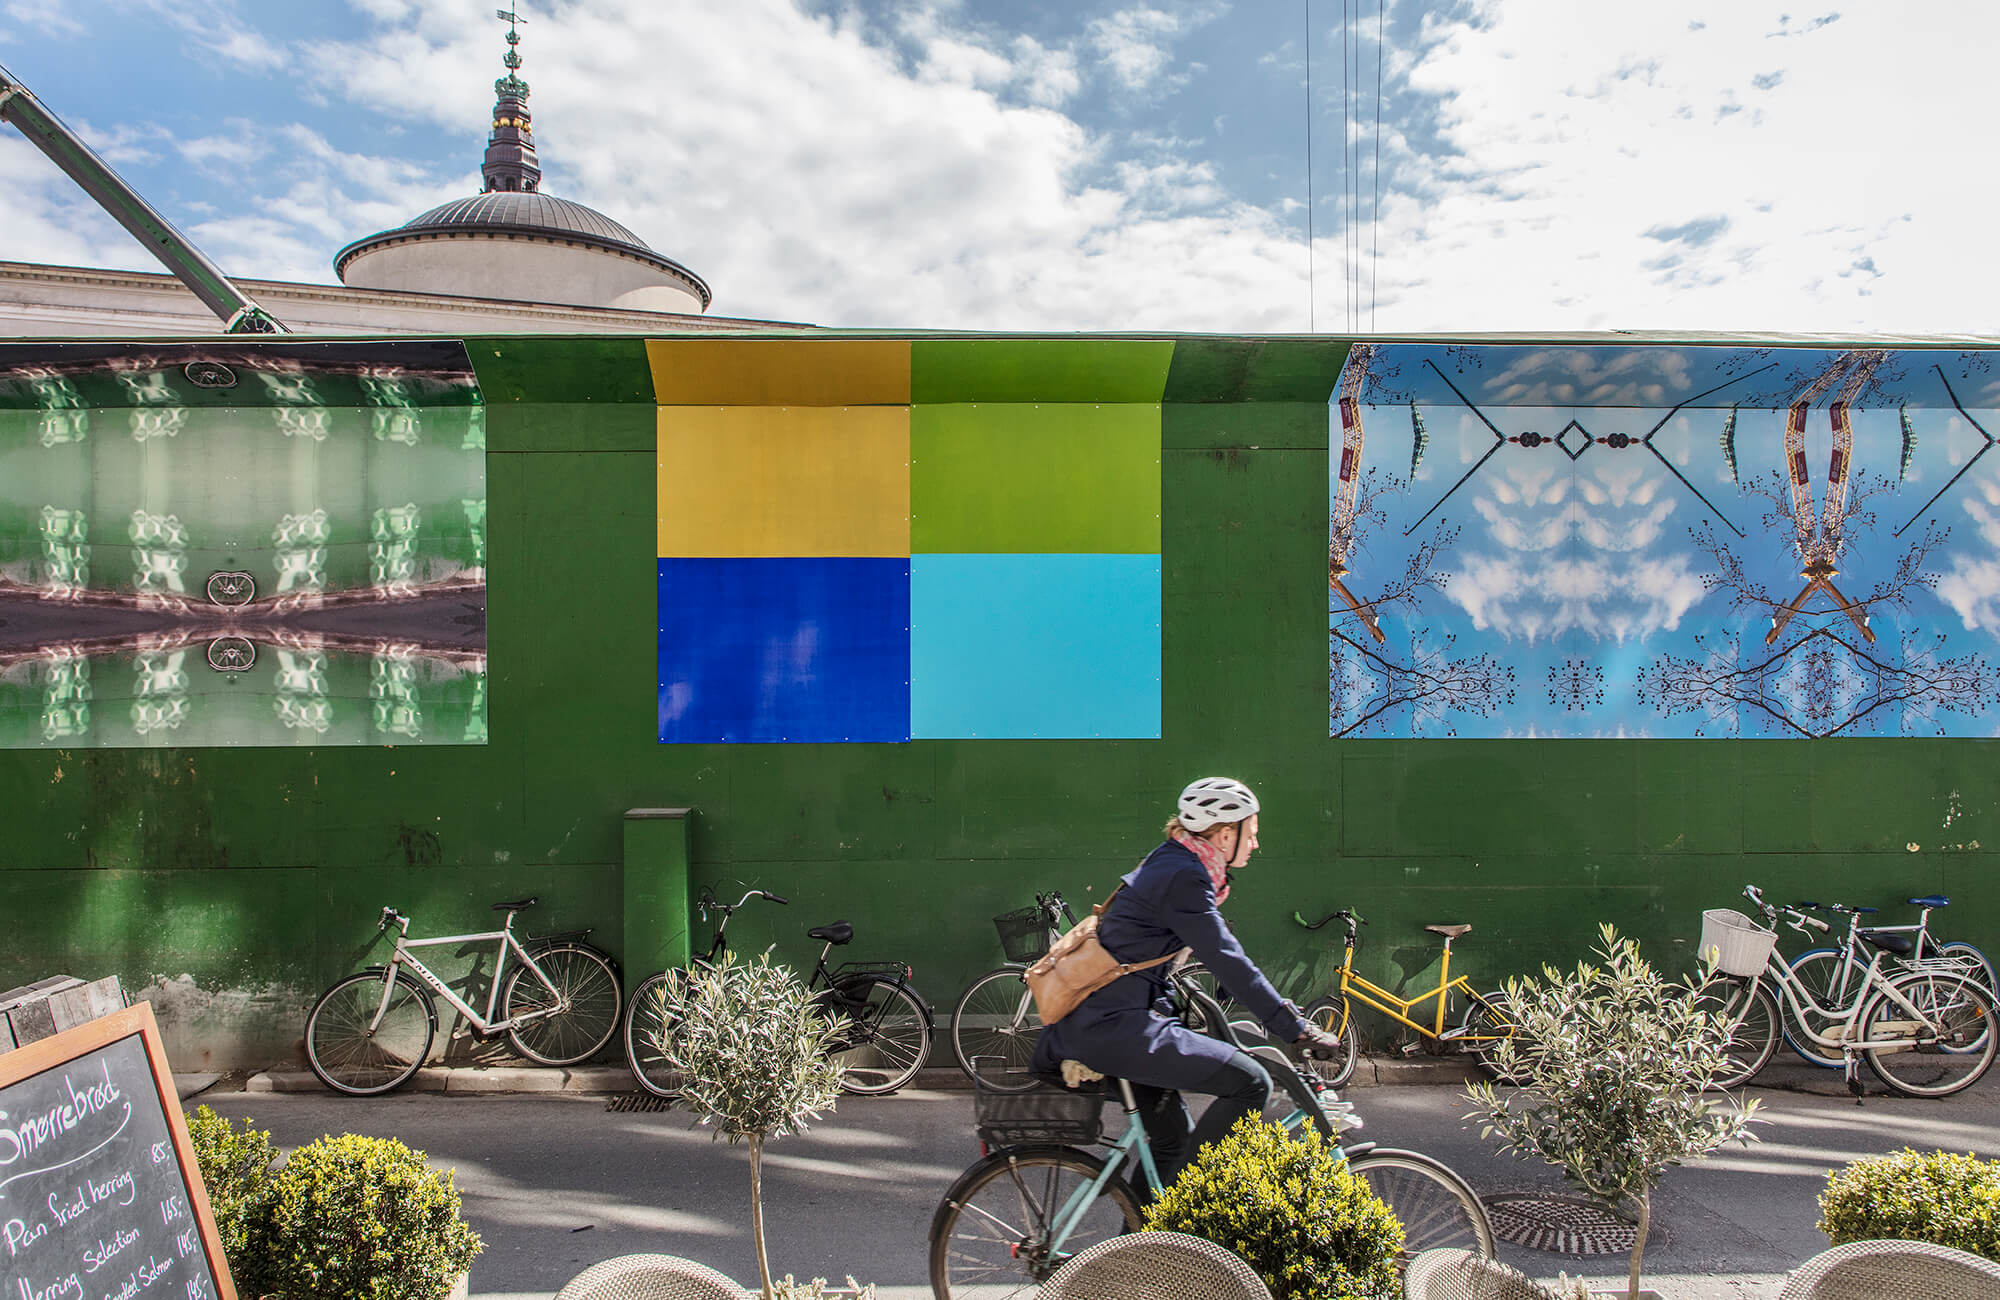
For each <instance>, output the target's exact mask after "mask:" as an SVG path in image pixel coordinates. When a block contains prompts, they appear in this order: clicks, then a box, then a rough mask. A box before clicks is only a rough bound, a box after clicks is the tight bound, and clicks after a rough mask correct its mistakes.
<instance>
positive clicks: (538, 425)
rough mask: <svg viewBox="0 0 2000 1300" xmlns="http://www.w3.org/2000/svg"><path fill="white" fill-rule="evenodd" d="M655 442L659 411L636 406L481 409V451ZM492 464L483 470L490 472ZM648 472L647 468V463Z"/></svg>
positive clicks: (639, 447) (639, 446)
mask: <svg viewBox="0 0 2000 1300" xmlns="http://www.w3.org/2000/svg"><path fill="white" fill-rule="evenodd" d="M658 442H659V408H657V407H655V406H651V405H646V404H641V403H638V402H621V403H617V404H615V405H614V404H610V403H603V402H599V403H582V402H575V403H568V404H563V405H543V404H540V403H522V404H520V405H515V406H493V407H488V408H487V411H486V449H487V450H488V451H489V452H519V451H613V452H617V451H643V452H647V453H649V454H650V453H651V452H652V450H653V448H654V447H655V446H657V445H658ZM492 464H493V462H492V460H491V458H489V459H488V460H487V469H488V472H489V473H490V472H491V470H492ZM648 468H649V469H650V468H651V465H650V462H649V464H648Z"/></svg>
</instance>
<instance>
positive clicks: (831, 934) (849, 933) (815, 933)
mask: <svg viewBox="0 0 2000 1300" xmlns="http://www.w3.org/2000/svg"><path fill="white" fill-rule="evenodd" d="M853 937H854V927H853V926H851V925H849V924H848V923H847V922H845V921H835V922H834V923H833V924H832V925H816V926H814V927H813V928H812V929H810V930H807V931H806V938H808V939H824V940H825V941H826V942H828V943H831V944H835V945H838V944H843V943H846V942H847V941H848V940H849V939H852V938H853Z"/></svg>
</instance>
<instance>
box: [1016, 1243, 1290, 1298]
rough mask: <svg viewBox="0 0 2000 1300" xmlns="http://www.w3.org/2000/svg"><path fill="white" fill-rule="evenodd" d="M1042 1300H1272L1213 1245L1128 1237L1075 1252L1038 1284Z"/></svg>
mask: <svg viewBox="0 0 2000 1300" xmlns="http://www.w3.org/2000/svg"><path fill="white" fill-rule="evenodd" d="M1040 1300H1271V1291H1270V1288H1269V1287H1266V1286H1265V1285H1264V1279H1262V1278H1260V1277H1258V1276H1257V1274H1256V1271H1255V1270H1253V1269H1252V1268H1251V1267H1250V1266H1249V1265H1248V1264H1246V1263H1244V1262H1243V1260H1242V1259H1241V1258H1240V1257H1239V1256H1237V1255H1236V1254H1234V1253H1232V1252H1231V1251H1228V1250H1225V1249H1224V1248H1223V1247H1221V1246H1218V1245H1216V1244H1215V1243H1214V1242H1212V1241H1204V1240H1203V1239H1202V1238H1200V1237H1190V1236H1187V1235H1185V1234H1183V1233H1179V1232H1132V1233H1127V1234H1126V1235H1124V1236H1122V1237H1113V1238H1111V1239H1110V1240H1109V1241H1100V1242H1098V1243H1097V1244H1096V1245H1095V1246H1090V1247H1087V1248H1086V1249H1084V1250H1082V1251H1080V1252H1078V1254H1077V1256H1076V1258H1074V1259H1072V1260H1070V1261H1069V1262H1068V1263H1066V1264H1064V1265H1063V1266H1062V1267H1061V1268H1059V1269H1057V1270H1056V1271H1055V1274H1054V1275H1053V1276H1051V1277H1050V1278H1049V1280H1048V1281H1047V1282H1044V1283H1043V1284H1042V1293H1041V1297H1040Z"/></svg>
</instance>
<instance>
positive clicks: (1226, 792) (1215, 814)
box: [1176, 776, 1257, 835]
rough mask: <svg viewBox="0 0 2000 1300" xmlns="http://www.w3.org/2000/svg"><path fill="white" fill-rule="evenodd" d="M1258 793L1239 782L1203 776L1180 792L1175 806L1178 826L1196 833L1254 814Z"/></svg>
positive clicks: (1226, 778) (1219, 777)
mask: <svg viewBox="0 0 2000 1300" xmlns="http://www.w3.org/2000/svg"><path fill="white" fill-rule="evenodd" d="M1256 812H1257V796H1256V795H1254V794H1252V793H1250V787H1249V786H1247V785H1245V784H1243V783H1242V782H1241V781H1236V780H1232V779H1231V778H1229V777H1226V776H1205V777H1203V778H1202V779H1201V780H1199V781H1196V782H1194V783H1192V784H1191V785H1189V786H1188V788H1187V789H1185V790H1183V791H1181V797H1180V803H1179V805H1178V807H1177V809H1176V815H1178V816H1179V818H1180V822H1181V825H1183V826H1185V827H1187V828H1188V830H1189V831H1190V832H1192V833H1194V834H1196V835H1199V834H1201V832H1203V831H1205V830H1207V829H1208V828H1209V827H1211V826H1214V825H1216V824H1218V823H1221V822H1240V821H1243V820H1245V819H1247V818H1249V817H1252V816H1254V815H1256Z"/></svg>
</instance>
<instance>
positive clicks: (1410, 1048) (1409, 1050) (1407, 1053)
mask: <svg viewBox="0 0 2000 1300" xmlns="http://www.w3.org/2000/svg"><path fill="white" fill-rule="evenodd" d="M1396 1050H1397V1051H1398V1052H1401V1053H1402V1054H1403V1058H1404V1059H1405V1060H1408V1059H1409V1058H1410V1057H1412V1056H1415V1055H1416V1054H1417V1053H1418V1052H1419V1051H1421V1050H1423V1044H1422V1043H1416V1042H1410V1043H1404V1044H1403V1045H1402V1046H1401V1047H1398V1048H1397V1049H1396Z"/></svg>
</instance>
